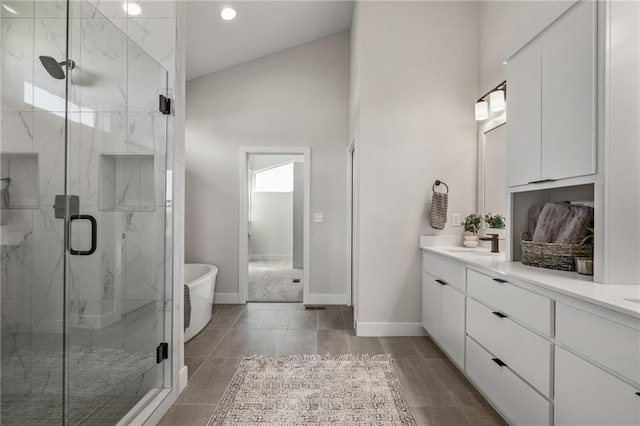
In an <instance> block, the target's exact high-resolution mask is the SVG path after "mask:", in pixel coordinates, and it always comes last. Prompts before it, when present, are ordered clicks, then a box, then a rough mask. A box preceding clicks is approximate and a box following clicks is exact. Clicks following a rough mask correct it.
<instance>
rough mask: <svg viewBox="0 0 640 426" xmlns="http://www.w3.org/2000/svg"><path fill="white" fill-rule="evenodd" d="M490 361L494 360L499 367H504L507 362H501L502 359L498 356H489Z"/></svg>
mask: <svg viewBox="0 0 640 426" xmlns="http://www.w3.org/2000/svg"><path fill="white" fill-rule="evenodd" d="M491 361H493V362H495V363H496V364H498V365H499V366H500V367H506V366H507V364H505V363H504V362H502V360H501V359H500V358H491Z"/></svg>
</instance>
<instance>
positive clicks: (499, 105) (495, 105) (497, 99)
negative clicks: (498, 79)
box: [489, 90, 504, 112]
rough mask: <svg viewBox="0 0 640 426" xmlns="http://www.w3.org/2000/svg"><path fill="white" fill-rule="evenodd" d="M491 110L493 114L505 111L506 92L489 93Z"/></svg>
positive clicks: (495, 91)
mask: <svg viewBox="0 0 640 426" xmlns="http://www.w3.org/2000/svg"><path fill="white" fill-rule="evenodd" d="M489 109H491V112H498V111H502V110H504V91H503V90H494V91H493V92H491V93H489Z"/></svg>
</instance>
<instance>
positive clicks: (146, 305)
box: [0, 0, 174, 395]
mask: <svg viewBox="0 0 640 426" xmlns="http://www.w3.org/2000/svg"><path fill="white" fill-rule="evenodd" d="M2 4H6V5H7V6H9V8H10V9H12V10H14V11H15V12H16V13H12V12H10V11H9V10H8V9H6V8H0V33H1V36H2V37H1V38H0V48H1V53H0V55H1V57H0V84H1V88H2V90H1V91H0V98H1V99H0V109H1V111H2V114H1V115H0V136H1V139H0V177H4V174H5V173H7V174H10V175H11V176H12V185H13V187H12V188H10V199H11V200H12V203H13V205H11V204H10V205H9V206H4V207H9V208H4V207H3V208H1V209H0V230H1V232H0V241H2V246H1V248H0V262H1V270H0V280H1V281H0V291H1V295H2V298H1V306H0V309H1V318H2V321H1V331H2V333H1V338H2V345H1V349H2V353H3V354H5V353H15V352H16V351H18V350H21V349H23V350H24V349H26V350H42V351H55V350H60V349H61V348H62V346H61V345H62V341H61V339H60V336H61V333H62V331H63V329H62V325H63V318H64V315H65V314H66V315H67V319H68V320H69V323H68V324H69V327H70V328H69V336H70V339H71V340H72V341H77V342H78V344H80V345H88V346H89V347H92V346H96V345H97V346H102V345H104V346H109V345H114V346H113V347H118V348H120V349H124V350H126V351H129V352H141V353H147V354H153V356H155V347H156V346H157V345H158V342H161V341H163V340H164V330H165V328H166V327H167V324H165V313H166V309H167V304H171V302H172V299H171V294H170V292H169V293H168V292H167V291H166V279H165V276H166V277H171V274H172V273H173V271H172V265H171V262H168V263H169V265H167V259H171V257H172V256H173V250H172V247H171V244H172V242H173V240H172V238H170V237H171V228H170V227H168V226H167V218H166V214H167V212H166V205H165V193H166V187H165V184H166V169H167V166H168V163H167V154H169V155H173V151H172V150H171V151H168V150H167V141H168V138H167V128H168V124H167V116H165V115H163V114H161V113H160V112H158V95H159V94H160V93H167V71H166V69H165V67H163V65H162V64H164V65H170V66H172V67H173V65H172V61H173V57H172V55H173V50H172V49H173V45H171V46H169V48H167V47H166V46H165V45H164V44H165V43H168V42H172V41H168V40H167V39H166V36H165V34H164V33H166V32H167V31H165V27H163V28H162V31H160V29H161V28H160V27H161V26H162V25H168V26H169V27H170V28H172V27H173V19H174V16H173V10H174V3H173V2H171V1H161V2H152V1H149V2H146V1H145V2H141V4H143V14H142V15H141V16H140V17H139V20H137V22H135V23H134V24H132V25H131V29H130V30H129V26H130V24H131V22H132V18H131V17H127V15H126V13H125V12H124V10H123V9H122V3H121V2H113V1H104V0H92V1H77V0H74V1H71V3H70V20H69V52H70V53H69V57H70V58H72V59H73V60H74V61H75V63H76V66H75V69H73V70H71V71H69V78H68V82H69V87H68V95H69V97H68V99H67V104H66V107H67V109H68V120H66V123H65V93H66V91H67V87H66V82H67V81H66V80H56V79H53V78H52V77H51V76H50V75H49V74H48V73H47V72H46V71H45V70H44V68H43V66H42V64H41V63H40V60H39V59H38V56H40V55H47V56H52V57H54V58H55V59H57V60H59V61H62V60H64V58H65V56H66V48H67V40H66V32H67V25H66V14H67V4H66V1H63V0H47V1H37V2H34V1H22V0H21V1H11V0H2ZM103 12H104V15H103ZM158 32H161V33H162V34H159V35H158V36H157V34H156V33H158ZM169 33H172V32H171V31H169ZM161 62H162V64H161ZM172 71H173V69H172ZM65 136H66V150H65ZM105 158H106V159H107V160H105ZM122 158H127V160H123V161H115V160H116V159H122ZM109 159H114V161H113V162H111V163H113V164H111V163H110V161H109ZM170 161H171V162H170V163H169V165H171V164H172V161H173V159H172V158H171V160H170ZM65 165H66V173H65ZM111 165H113V167H112V168H110V167H111ZM109 176H111V178H109ZM65 179H66V183H65ZM109 179H111V181H110V182H109ZM105 181H106V182H105ZM65 185H66V188H67V191H68V193H70V194H74V195H76V194H77V195H79V196H80V206H81V207H80V213H82V214H90V215H92V216H94V217H95V218H96V220H97V222H98V239H97V241H98V249H97V251H96V253H95V254H93V255H91V256H69V263H68V266H69V268H68V271H67V277H68V281H67V288H66V290H67V298H68V305H67V306H66V309H65V299H64V298H65V292H64V291H63V290H64V273H65V268H64V266H65V265H64V259H65V256H64V251H63V247H64V221H62V220H60V219H57V218H55V217H54V209H53V208H52V206H53V204H54V200H55V196H56V195H60V194H63V193H64V191H65ZM109 185H111V189H110V190H106V188H109ZM0 202H1V200H0ZM168 223H172V222H168ZM7 233H11V235H14V234H17V235H20V238H19V239H18V240H17V241H16V240H15V238H13V239H8V238H7V239H6V241H3V240H5V235H9V234H7ZM90 233H91V230H90V227H89V224H88V222H87V221H83V220H77V221H74V222H73V224H72V233H71V244H72V247H74V248H75V249H83V250H84V249H87V248H88V246H89V244H90ZM5 242H7V243H6V244H5ZM9 242H10V243H11V244H9ZM165 274H169V275H165ZM70 368H73V366H70ZM156 370H157V369H152V370H150V371H148V372H146V373H145V374H141V375H140V377H138V378H137V379H136V380H134V381H133V382H131V383H129V384H128V385H127V387H126V389H124V388H123V389H124V390H123V392H124V391H125V390H126V392H129V393H134V394H136V395H137V394H142V393H144V392H145V391H146V390H147V389H149V387H152V386H158V385H160V383H159V382H158V380H159V377H160V373H159V372H158V371H156Z"/></svg>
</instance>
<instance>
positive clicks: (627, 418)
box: [554, 348, 640, 426]
mask: <svg viewBox="0 0 640 426" xmlns="http://www.w3.org/2000/svg"><path fill="white" fill-rule="evenodd" d="M636 392H639V393H640V390H639V389H634V388H632V387H631V386H629V385H627V384H626V383H623V382H622V381H620V380H618V379H617V378H615V377H613V376H612V375H610V374H609V373H606V372H604V371H603V370H601V369H599V368H598V367H596V366H594V365H592V364H591V363H588V362H587V361H585V360H583V359H582V358H579V357H577V356H575V355H573V354H571V353H569V352H567V351H565V350H564V349H562V348H556V374H555V400H554V402H555V404H554V405H555V410H554V413H555V414H554V416H555V424H556V425H620V426H622V425H638V424H640V395H639V394H637V393H636Z"/></svg>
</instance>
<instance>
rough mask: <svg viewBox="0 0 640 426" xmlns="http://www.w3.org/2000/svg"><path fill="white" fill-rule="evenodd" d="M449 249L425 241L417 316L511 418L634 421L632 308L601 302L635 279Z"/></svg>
mask: <svg viewBox="0 0 640 426" xmlns="http://www.w3.org/2000/svg"><path fill="white" fill-rule="evenodd" d="M451 253H452V252H451V251H448V250H446V249H437V248H435V249H429V248H425V249H424V251H423V280H422V288H423V292H422V301H423V304H422V307H423V311H422V315H423V317H422V318H423V321H422V324H423V326H424V328H425V329H426V330H427V332H428V333H429V334H430V335H431V337H432V338H433V340H434V341H435V342H436V343H437V344H438V345H439V346H440V347H441V348H442V349H443V350H444V351H445V353H446V354H447V356H448V357H449V358H451V359H452V360H453V361H454V363H455V364H456V365H457V366H458V367H459V368H460V370H461V371H462V372H463V373H464V374H465V375H466V376H467V377H468V378H469V379H470V380H471V382H472V383H473V384H474V386H476V387H477V388H478V389H479V390H480V391H481V392H482V393H483V395H484V396H486V398H487V399H488V400H489V402H491V404H492V405H493V406H494V407H495V408H496V409H497V410H498V411H499V412H500V414H502V415H503V416H504V418H505V419H506V420H507V421H508V422H509V423H512V424H517V425H555V426H564V425H640V312H638V311H635V310H633V308H631V310H630V311H625V309H622V310H620V309H619V308H618V307H620V306H621V305H615V304H614V305H609V307H607V305H602V302H603V301H606V300H610V298H609V296H610V295H609V296H607V295H606V294H607V293H609V292H610V291H612V292H613V294H616V295H617V296H616V297H620V298H621V299H620V300H621V301H623V302H621V303H622V306H627V305H626V304H625V302H624V301H629V300H635V296H637V294H640V286H637V287H632V286H624V285H622V286H618V287H617V288H615V289H613V290H608V289H606V288H601V287H593V288H591V290H588V291H587V288H588V287H587V286H594V284H593V283H590V282H589V281H585V280H584V279H581V278H580V277H579V276H577V275H574V274H572V273H569V272H566V273H565V272H558V271H548V273H547V271H545V270H540V269H538V268H531V267H527V266H523V265H520V264H519V263H516V262H508V261H506V260H500V259H497V258H495V257H493V258H492V257H490V256H480V255H478V254H474V253H467V254H464V253H460V254H451ZM572 286H576V287H575V289H576V290H575V292H571V291H569V290H567V289H568V288H572ZM598 293H601V294H600V295H599V296H598ZM585 294H588V295H591V296H588V297H591V299H585ZM590 300H591V301H590ZM611 306H613V307H611ZM626 309H628V306H627V308H626Z"/></svg>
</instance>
